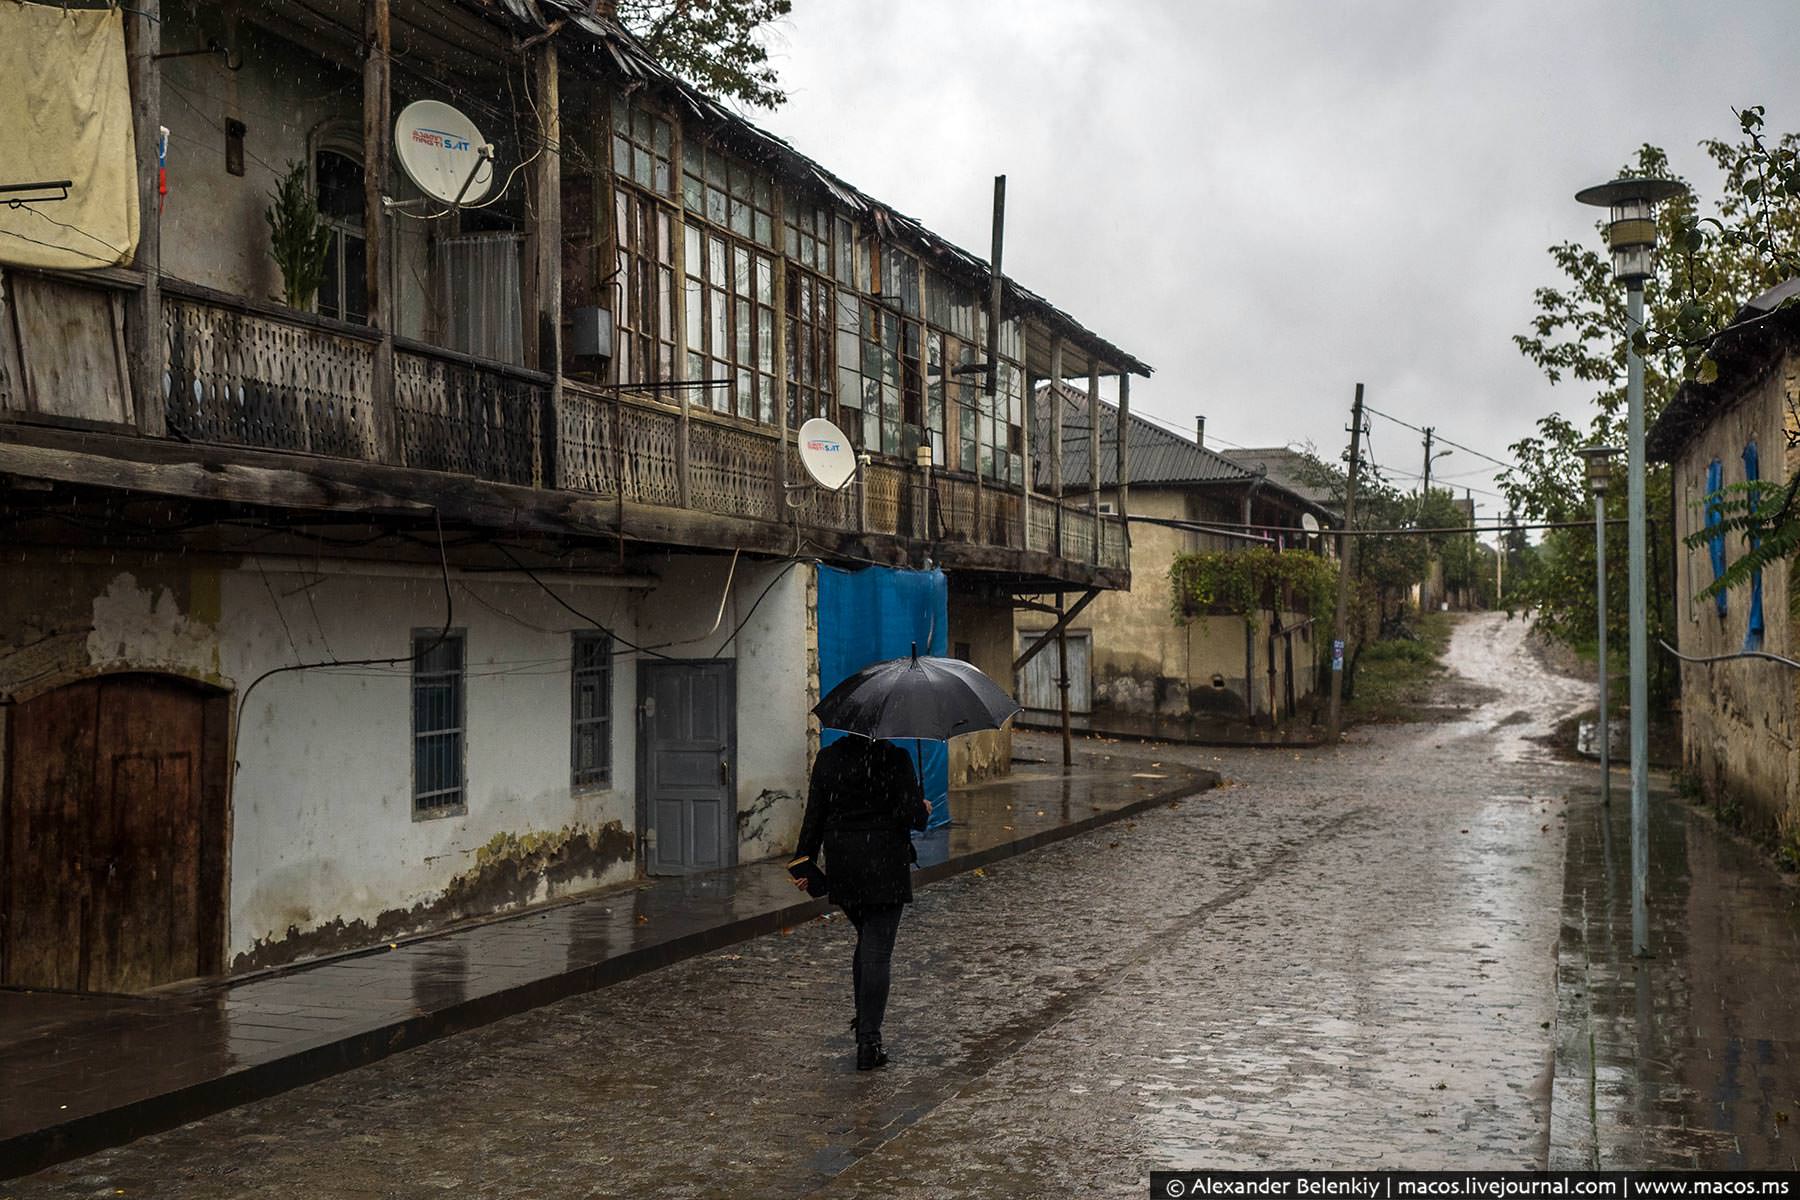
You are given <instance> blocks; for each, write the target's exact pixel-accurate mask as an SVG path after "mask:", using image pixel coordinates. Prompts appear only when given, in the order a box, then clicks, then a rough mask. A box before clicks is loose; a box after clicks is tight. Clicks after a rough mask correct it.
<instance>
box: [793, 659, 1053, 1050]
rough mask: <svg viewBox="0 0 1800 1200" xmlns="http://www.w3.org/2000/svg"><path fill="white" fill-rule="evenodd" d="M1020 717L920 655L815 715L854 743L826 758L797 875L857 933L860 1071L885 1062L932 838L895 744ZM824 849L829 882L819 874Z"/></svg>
mask: <svg viewBox="0 0 1800 1200" xmlns="http://www.w3.org/2000/svg"><path fill="white" fill-rule="evenodd" d="M1018 711H1019V706H1018V705H1017V704H1016V703H1014V702H1013V699H1012V697H1010V696H1008V695H1007V694H1006V693H1005V692H1003V691H1001V690H1000V688H999V687H998V686H996V685H995V683H994V681H993V680H991V679H989V678H988V677H987V676H986V675H983V674H982V673H981V672H980V671H978V670H976V669H975V668H974V667H973V666H971V665H970V664H968V663H965V662H962V661H960V660H958V659H953V658H930V657H927V658H920V657H919V651H918V647H917V646H914V647H913V653H912V655H911V657H910V658H897V659H893V660H891V661H889V662H881V663H876V664H875V665H874V666H871V667H865V668H864V669H862V670H861V671H858V672H857V673H856V674H855V675H852V676H851V677H850V678H848V679H846V680H844V682H842V683H840V684H839V685H838V686H837V687H835V688H833V689H832V690H831V693H830V694H829V695H827V696H826V697H825V698H824V699H823V700H821V701H819V703H818V705H817V707H815V708H814V709H813V714H814V715H815V716H817V717H818V718H819V723H820V724H821V725H824V726H825V727H826V728H828V729H841V730H844V731H845V732H847V733H850V734H853V735H856V736H852V737H846V738H841V739H839V740H838V741H836V742H833V743H832V744H831V745H829V746H827V747H825V748H824V749H823V750H821V751H819V757H818V761H817V762H816V763H815V764H814V765H813V775H812V785H811V788H810V790H809V792H808V795H807V800H806V816H805V819H804V820H803V821H802V822H801V825H800V842H799V845H798V846H797V847H795V851H794V853H795V855H796V856H797V857H796V858H795V859H794V861H793V862H792V863H790V864H789V869H790V870H791V871H793V872H794V874H795V880H794V883H795V885H796V886H799V887H804V888H806V889H807V891H808V892H810V893H813V894H817V892H818V891H819V890H820V887H821V884H822V885H823V890H825V891H827V892H828V893H829V895H830V896H831V899H832V901H833V902H834V903H836V904H838V905H840V906H841V907H842V908H843V910H844V914H845V915H846V916H848V917H849V918H850V923H851V924H852V925H854V926H855V927H856V953H855V955H854V956H853V957H852V958H851V960H850V976H851V985H852V987H853V989H854V991H855V995H856V1019H855V1020H854V1021H853V1022H852V1023H851V1024H852V1026H853V1027H854V1028H855V1030H856V1069H857V1070H859V1071H869V1070H873V1069H874V1068H876V1067H879V1066H881V1065H883V1064H884V1063H886V1062H887V1055H886V1054H885V1053H883V1052H882V1048H881V1021H882V1017H883V1015H884V1014H885V1013H886V1011H887V998H888V988H889V980H890V968H891V963H892V960H893V953H894V937H895V935H896V934H897V933H898V932H899V929H900V915H901V913H902V912H903V911H904V910H905V906H906V905H908V904H910V903H912V898H913V897H912V864H913V863H914V862H916V861H917V858H918V856H917V855H916V854H915V853H914V851H913V846H912V831H913V830H915V829H924V828H925V825H926V822H927V820H928V819H929V817H930V813H931V808H930V805H929V803H928V802H927V801H926V799H925V793H924V789H923V788H922V787H921V786H920V780H919V775H918V773H917V772H916V771H915V770H914V763H913V761H912V760H911V759H909V757H908V756H907V753H906V751H904V750H902V749H901V748H900V747H899V746H896V745H895V744H894V743H893V742H891V741H888V740H886V739H888V738H911V739H921V738H922V739H926V740H931V741H943V740H946V739H948V738H950V737H951V736H952V735H954V734H958V733H969V732H972V731H974V730H977V729H996V728H998V727H999V726H1000V725H1002V724H1003V723H1004V722H1005V721H1007V720H1008V719H1009V718H1010V717H1012V716H1013V714H1015V713H1017V712H1018ZM821 847H823V849H824V851H825V867H826V872H827V874H821V873H820V872H819V871H818V869H817V867H816V866H815V865H814V864H813V860H814V859H815V858H816V856H817V855H818V853H819V850H820V848H821Z"/></svg>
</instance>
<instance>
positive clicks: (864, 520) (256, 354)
mask: <svg viewBox="0 0 1800 1200" xmlns="http://www.w3.org/2000/svg"><path fill="white" fill-rule="evenodd" d="M161 313H162V341H163V344H162V362H163V375H162V385H163V386H162V396H161V397H160V400H161V405H162V412H161V418H162V421H161V424H162V427H163V428H164V429H165V430H166V432H167V438H168V439H169V440H172V441H173V442H174V443H175V444H174V445H170V444H169V440H163V439H154V438H151V439H146V438H142V437H135V438H130V439H127V438H122V437H115V438H107V439H100V438H96V437H94V436H92V435H91V434H89V435H87V436H86V439H85V441H84V442H83V443H82V444H83V445H84V446H85V447H88V448H89V449H92V448H93V447H94V446H96V445H103V444H109V443H110V444H111V446H112V448H111V450H110V451H108V452H109V453H112V454H114V455H120V456H123V457H127V458H136V459H138V460H140V461H142V462H143V463H144V464H145V467H146V470H149V469H150V468H151V467H160V468H168V467H173V466H175V465H182V466H192V465H193V464H195V463H196V462H198V463H199V464H200V465H201V466H202V467H204V468H205V469H206V471H208V472H210V473H211V475H210V477H208V476H206V475H204V474H203V476H202V478H206V479H207V480H208V482H210V483H213V484H214V485H215V487H214V489H213V490H214V491H215V492H216V494H217V495H218V496H219V497H220V498H231V497H232V495H234V493H231V492H230V491H229V489H228V488H227V487H226V484H227V483H228V482H229V480H228V478H227V476H228V472H229V469H237V468H244V469H254V470H257V471H262V472H268V471H272V470H282V471H286V472H288V473H290V474H298V475H299V476H301V477H303V479H304V480H305V481H306V482H307V483H308V484H309V485H311V488H310V491H308V489H307V488H300V492H299V493H298V494H297V495H296V506H299V507H305V506H306V503H307V502H306V496H307V495H310V494H315V493H317V492H318V491H319V490H320V489H321V488H323V489H325V490H326V491H328V492H329V494H330V495H331V497H332V500H331V503H332V504H334V505H336V506H340V507H356V506H358V505H360V506H361V509H362V510H363V511H370V512H374V511H395V510H408V509H411V510H419V511H429V510H434V509H435V510H438V511H441V512H447V511H449V509H446V508H445V506H446V505H450V506H451V507H456V506H458V505H460V506H461V507H462V508H463V509H469V506H470V505H471V504H474V505H476V507H477V508H479V510H480V512H482V513H494V512H510V513H512V514H514V519H516V520H517V521H519V522H520V526H519V527H520V528H522V529H529V528H532V527H533V521H534V520H540V521H541V522H545V523H547V524H543V525H542V527H543V528H544V529H546V531H549V530H552V529H553V530H554V531H555V532H559V533H563V534H582V533H585V534H593V535H602V536H604V535H608V534H618V535H620V536H624V537H627V538H630V539H632V540H637V541H640V542H643V541H649V542H659V541H660V542H666V543H668V544H685V545H707V546H721V547H730V546H744V547H746V548H751V549H767V550H782V551H785V552H789V553H792V552H795V550H796V548H797V547H798V548H799V549H801V550H802V551H806V552H812V553H819V554H821V555H822V556H824V557H827V558H829V557H832V556H834V555H840V556H845V557H849V558H851V559H874V560H876V561H884V562H893V563H906V562H912V563H917V562H920V561H922V560H923V559H924V558H925V557H927V556H929V557H931V558H933V559H934V560H935V561H937V562H939V563H940V564H942V565H945V566H948V567H952V568H957V567H962V568H965V569H973V570H988V571H997V572H1005V573H1009V574H1011V575H1014V576H1016V577H1018V578H1019V579H1022V580H1031V579H1040V580H1044V581H1048V582H1053V583H1054V582H1066V583H1069V584H1079V583H1086V584H1089V585H1092V584H1095V583H1099V584H1101V585H1102V586H1122V585H1123V584H1124V583H1125V581H1126V579H1127V578H1128V576H1127V572H1128V569H1129V555H1128V551H1127V546H1126V541H1125V537H1124V532H1123V527H1122V525H1121V524H1120V523H1119V521H1118V520H1117V519H1116V518H1101V519H1100V520H1099V522H1098V524H1097V523H1096V519H1095V516H1094V515H1093V514H1092V513H1090V512H1089V511H1087V510H1086V509H1085V508H1080V507H1076V506H1074V505H1071V504H1063V505H1058V504H1056V503H1055V502H1054V501H1052V500H1050V499H1047V498H1044V497H1039V496H1031V497H1027V496H1025V495H1023V494H1022V493H1021V492H1019V491H1015V490H1013V489H1010V488H1000V487H996V486H994V485H992V484H990V485H988V486H985V487H981V488H977V486H976V482H975V480H974V479H973V478H972V477H969V476H965V475H961V474H954V473H948V472H934V473H932V474H931V475H930V477H929V482H928V477H927V474H926V473H925V472H924V471H922V470H920V469H918V468H916V467H913V466H909V465H905V464H901V463H898V462H894V461H887V460H876V461H872V462H870V463H869V464H867V466H866V467H865V469H864V470H863V472H862V474H861V476H860V478H859V480H858V481H857V482H856V483H853V484H852V485H851V486H850V487H849V488H846V489H845V490H844V491H842V492H838V493H827V492H822V491H820V490H818V489H811V488H801V489H792V490H790V489H788V488H786V487H785V486H784V485H785V484H787V483H788V482H798V481H801V480H803V479H805V475H804V473H803V472H802V470H801V468H800V463H799V457H798V454H797V452H796V449H795V445H794V439H793V436H792V435H791V434H790V435H788V437H787V439H786V444H785V446H784V444H783V439H782V435H780V434H779V433H777V432H775V431H772V430H766V429H763V428H759V427H755V426H749V425H745V424H743V423H740V422H736V421H731V420H728V419H721V418H716V417H714V416H713V415H712V414H711V413H710V412H706V411H703V410H700V409H697V408H695V409H690V410H689V411H687V412H685V413H684V412H683V411H682V409H681V408H680V406H679V405H678V404H675V403H669V402H665V401H662V400H659V399H650V398H645V397H642V396H637V395H619V394H616V393H614V392H613V391H611V390H608V389H603V388H597V387H592V386H588V385H584V384H582V383H579V382H576V381H574V380H567V379H565V380H562V381H560V384H559V381H557V380H555V379H553V378H552V377H551V376H549V375H546V374H542V373H539V372H536V371H530V370H525V369H522V368H519V367H513V366H508V365H505V364H501V363H496V362H491V361H487V360H482V359H476V358H471V357H469V356H467V355H462V354H457V353H454V352H452V351H448V350H443V349H440V348H437V347H432V346H427V345H423V344H420V343H416V342H411V341H407V340H405V339H398V338H396V339H393V340H392V341H391V342H389V343H387V344H385V345H384V343H383V340H382V338H381V336H380V335H379V334H378V333H377V332H376V331H374V330H372V329H369V328H367V327H365V326H361V325H352V324H346V323H344V322H340V321H332V320H328V319H324V318H320V317H316V316H313V315H311V314H307V313H299V312H294V311H291V310H288V309H284V308H280V307H277V306H274V305H267V304H260V303H257V302H254V301H247V300H244V299H242V298H240V297H234V296H228V295H224V294H222V293H217V292H212V291H210V290H207V289H203V288H199V287H195V286H192V285H187V284H181V283H178V282H176V281H173V280H166V281H164V284H163V289H162V298H161ZM384 356H391V360H392V367H391V373H388V374H387V375H386V378H385V380H384V378H383V376H384V372H383V367H382V360H383V358H384ZM14 415H15V421H14V422H8V423H0V430H8V431H10V432H9V434H8V436H9V437H15V438H24V439H26V440H29V438H30V437H31V436H38V437H39V438H40V441H41V439H42V436H43V431H39V432H38V434H37V435H33V434H32V433H31V431H29V430H25V429H22V428H21V425H20V424H19V423H18V422H19V420H20V419H21V418H19V416H18V415H17V414H14ZM49 423H52V424H54V423H56V422H54V421H53V420H52V421H50V422H49ZM138 424H139V425H140V426H141V425H143V422H142V421H140V422H138ZM115 432H117V431H115ZM134 432H135V431H134ZM45 444H50V443H45ZM232 451H242V452H243V453H241V454H233V453H232ZM274 456H279V457H274ZM303 456H304V457H303ZM215 463H216V464H220V465H217V466H209V465H208V464H215ZM5 469H7V468H6V465H5V461H4V456H0V470H5ZM371 469H373V470H371ZM166 473H167V472H166V470H165V474H166ZM115 474H116V473H115ZM446 476H450V477H454V478H453V479H446V478H445V477H446ZM146 477H147V476H146ZM454 479H461V480H464V481H472V482H475V483H477V484H478V485H482V486H485V487H487V489H488V490H487V491H486V492H483V491H481V490H480V488H479V487H478V488H476V489H470V488H467V487H458V486H451V485H453V484H454ZM69 481H70V482H80V481H79V480H77V479H73V478H71V479H70V480H69ZM295 486H296V487H298V486H299V485H298V484H296V485H295ZM259 487H261V488H262V490H263V492H264V493H266V494H267V495H269V496H270V497H272V498H278V497H279V495H280V489H271V488H270V487H269V486H268V484H267V483H266V482H265V483H261V484H259ZM152 490H154V489H152ZM178 490H179V489H178ZM359 496H360V497H361V499H357V497H359ZM790 497H791V506H790ZM480 519H490V518H485V517H484V518H480ZM808 547H810V550H808Z"/></svg>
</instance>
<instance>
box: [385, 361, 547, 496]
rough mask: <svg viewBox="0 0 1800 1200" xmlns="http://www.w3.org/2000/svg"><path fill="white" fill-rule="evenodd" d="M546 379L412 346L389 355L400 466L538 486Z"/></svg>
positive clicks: (541, 475) (541, 471) (542, 455)
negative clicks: (392, 358)
mask: <svg viewBox="0 0 1800 1200" xmlns="http://www.w3.org/2000/svg"><path fill="white" fill-rule="evenodd" d="M549 401H550V379H549V377H548V376H545V375H539V374H537V373H536V372H534V371H524V370H521V369H519V368H517V367H510V366H506V365H504V364H502V363H494V362H488V361H486V360H484V359H477V358H471V357H469V356H468V355H464V354H456V353H454V352H452V351H448V350H438V349H434V348H432V347H429V346H422V345H418V344H416V343H412V342H405V343H400V342H396V345H395V349H394V434H395V438H394V440H395V450H396V456H397V458H398V460H399V465H400V466H407V467H421V468H424V469H425V470H428V471H451V472H454V473H456V474H459V475H472V476H474V477H475V478H477V479H487V480H491V481H493V482H494V483H512V484H518V485H520V486H522V487H543V486H544V482H545V481H544V458H545V449H546V447H545V438H544V431H545V429H546V428H547V427H550V428H553V424H552V422H550V421H549V420H547V419H546V416H547V412H546V410H547V409H548V406H549Z"/></svg>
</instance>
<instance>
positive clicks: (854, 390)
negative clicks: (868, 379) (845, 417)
mask: <svg viewBox="0 0 1800 1200" xmlns="http://www.w3.org/2000/svg"><path fill="white" fill-rule="evenodd" d="M837 398H838V403H839V404H841V405H843V406H844V407H845V408H861V407H862V378H861V376H859V375H857V373H856V370H855V368H853V367H839V368H838V396H837Z"/></svg>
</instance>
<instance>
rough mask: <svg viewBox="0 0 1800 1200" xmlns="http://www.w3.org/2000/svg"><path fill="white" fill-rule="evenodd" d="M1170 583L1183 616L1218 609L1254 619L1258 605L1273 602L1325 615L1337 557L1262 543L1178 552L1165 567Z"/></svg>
mask: <svg viewBox="0 0 1800 1200" xmlns="http://www.w3.org/2000/svg"><path fill="white" fill-rule="evenodd" d="M1169 586H1170V592H1171V605H1172V608H1173V611H1174V614H1175V619H1176V620H1177V621H1181V622H1187V621H1191V620H1193V619H1194V618H1195V617H1197V616H1201V615H1203V614H1205V613H1208V612H1217V613H1232V614H1237V615H1242V616H1244V617H1245V618H1246V619H1247V620H1249V621H1250V622H1251V624H1252V625H1254V624H1255V621H1256V613H1257V611H1258V610H1259V609H1267V608H1274V607H1275V605H1276V604H1277V603H1280V604H1281V606H1282V607H1283V608H1288V609H1292V610H1294V611H1297V612H1304V613H1308V614H1310V615H1312V616H1323V615H1324V614H1325V613H1326V612H1327V611H1329V609H1330V606H1331V604H1332V603H1333V602H1334V599H1335V597H1336V595H1337V563H1336V561H1334V560H1332V559H1329V558H1324V557H1322V556H1320V555H1317V554H1308V553H1306V552H1304V551H1298V550H1290V551H1287V552H1286V553H1282V552H1279V551H1275V550H1268V549H1264V548H1262V547H1257V548H1255V549H1250V550H1212V551H1207V552H1204V553H1195V554H1178V555H1176V556H1175V562H1174V563H1173V564H1172V565H1171V566H1170V567H1169Z"/></svg>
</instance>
